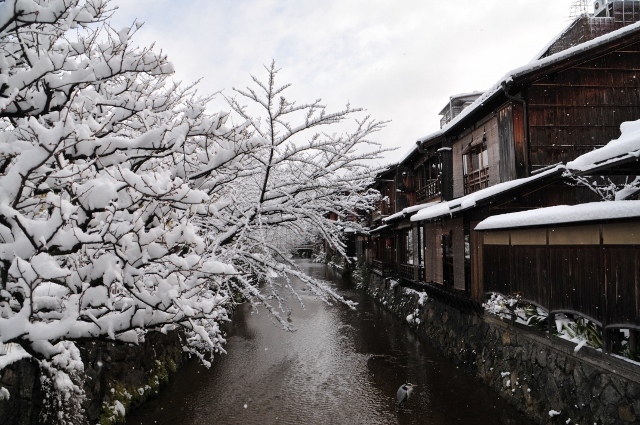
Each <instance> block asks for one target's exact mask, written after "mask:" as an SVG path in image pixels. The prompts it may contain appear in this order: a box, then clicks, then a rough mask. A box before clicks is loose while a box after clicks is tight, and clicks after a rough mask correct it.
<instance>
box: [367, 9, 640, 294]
mask: <svg viewBox="0 0 640 425" xmlns="http://www.w3.org/2000/svg"><path fill="white" fill-rule="evenodd" d="M617 3H625V4H624V5H622V4H617ZM632 3H633V4H632ZM629 8H631V9H629ZM637 11H640V2H637V1H632V2H630V1H627V2H618V1H613V2H610V3H609V4H608V6H607V12H606V13H605V12H602V14H601V16H600V15H598V16H590V17H581V18H579V19H577V20H576V21H575V22H574V23H572V24H571V25H570V26H569V27H568V28H567V30H565V31H564V32H563V33H562V34H561V35H560V36H559V37H558V38H557V39H555V40H552V42H551V43H549V45H548V46H547V47H546V48H545V49H544V50H543V51H542V52H541V53H540V55H539V59H538V60H535V61H532V62H531V63H529V64H526V65H524V66H523V67H521V68H518V69H515V70H513V71H512V72H511V73H509V74H508V75H507V76H505V77H504V78H502V79H501V80H499V81H497V82H496V84H495V85H494V86H492V87H491V88H490V89H489V90H487V91H486V92H483V93H473V94H472V97H473V98H475V100H473V99H471V98H467V99H465V98H464V96H466V95H461V96H460V98H459V99H458V100H459V102H456V101H454V100H455V98H456V97H452V98H451V99H450V101H449V103H448V105H446V106H445V108H443V111H442V115H443V119H442V121H441V123H442V128H441V129H440V131H438V132H436V133H434V134H431V135H429V136H426V137H424V138H421V139H420V140H418V141H417V144H416V146H415V147H414V148H413V149H411V150H410V151H409V152H408V153H407V155H405V157H404V158H402V160H401V161H400V162H399V163H398V164H397V165H395V166H394V167H393V168H392V169H390V170H389V171H388V174H387V175H385V176H384V178H383V179H382V180H381V181H380V183H379V186H380V188H383V189H384V190H387V189H388V193H385V192H383V196H385V197H387V198H388V199H391V191H393V196H394V210H387V211H385V212H386V214H382V209H381V210H380V214H379V216H378V217H375V216H374V217H373V218H377V219H378V221H376V220H374V223H375V224H374V225H372V228H374V230H373V231H372V237H371V240H370V244H371V245H372V246H373V248H372V251H371V256H370V258H371V260H370V261H371V264H373V265H375V267H374V271H376V272H378V273H381V274H384V275H385V276H389V275H395V276H398V277H399V278H403V279H405V280H406V281H408V282H413V283H422V284H425V285H431V286H436V287H438V288H440V289H442V290H444V291H447V292H448V293H450V294H451V297H453V298H452V299H457V300H460V299H462V298H466V299H469V300H472V301H474V302H477V303H480V302H482V301H484V299H485V294H486V293H487V292H490V291H493V290H495V288H494V287H493V286H492V285H494V281H493V280H491V281H490V283H487V282H486V276H487V275H486V270H485V268H484V265H485V264H491V267H492V268H495V267H498V266H501V264H500V263H499V262H500V261H504V258H503V256H502V254H497V252H498V251H495V252H494V251H491V249H488V248H487V247H486V246H485V243H484V239H483V238H484V234H483V233H481V232H479V231H477V230H475V228H476V226H477V225H478V223H480V222H481V221H483V220H485V219H486V218H488V217H491V216H495V215H498V214H505V213H515V212H519V211H527V210H531V209H536V208H544V207H552V206H556V205H577V204H584V203H589V202H595V201H598V200H599V197H598V196H597V194H596V193H595V192H594V191H593V190H591V189H589V188H587V187H582V186H579V185H576V181H575V179H574V178H571V177H568V174H569V173H567V168H566V164H567V163H568V162H570V161H572V160H574V159H575V158H577V157H580V156H581V155H584V154H587V153H588V152H590V151H593V150H594V149H598V148H602V147H603V146H604V145H605V144H607V143H608V142H609V141H610V140H613V139H616V138H618V136H619V135H620V125H621V124H622V123H623V122H625V121H633V120H636V119H639V118H640V23H637V21H638V19H639V18H640V14H639V13H636V12H637ZM622 15H624V16H622ZM583 40H588V41H586V42H582V43H580V41H583ZM630 161H631V160H630ZM634 167H635V166H634V165H632V166H628V163H627V166H625V165H623V164H618V169H617V171H615V172H612V170H613V169H612V168H611V167H601V169H600V172H603V173H609V174H616V175H618V177H614V180H615V178H620V176H621V177H622V178H628V177H629V176H635V175H637V174H640V171H637V168H634ZM603 170H604V171H603ZM595 171H596V170H595V169H593V168H592V169H591V172H594V173H595ZM394 174H395V177H393V175H394ZM574 174H575V173H574ZM581 175H584V176H586V175H587V174H584V173H582V174H581ZM391 180H394V184H395V188H394V189H391V186H390V185H391V184H392V183H391ZM385 182H386V183H385ZM385 184H387V186H385ZM381 192H382V191H381ZM635 196H637V193H636V195H635ZM399 200H401V201H399ZM492 261H494V262H497V263H495V264H494V263H492ZM522 261H525V262H526V261H529V258H528V257H526V259H525V257H523V259H522ZM531 264H534V263H531ZM537 272H540V270H536V273H537ZM536 273H530V274H529V275H528V277H527V278H531V279H533V277H532V276H535V275H536ZM526 285H527V287H529V288H530V289H531V291H542V290H543V289H541V288H542V286H541V284H540V283H539V282H538V283H536V282H534V281H531V282H529V281H527V282H526Z"/></svg>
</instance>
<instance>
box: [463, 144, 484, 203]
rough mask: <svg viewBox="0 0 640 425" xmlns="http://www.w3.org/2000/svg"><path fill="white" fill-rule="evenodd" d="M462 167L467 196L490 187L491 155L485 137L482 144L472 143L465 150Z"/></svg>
mask: <svg viewBox="0 0 640 425" xmlns="http://www.w3.org/2000/svg"><path fill="white" fill-rule="evenodd" d="M462 167H463V173H464V193H465V195H466V194H469V193H473V192H476V191H478V190H480V189H484V188H485V187H488V186H489V155H488V152H487V142H486V141H485V140H484V137H483V141H482V143H478V144H475V145H474V143H473V142H472V143H470V144H469V146H468V147H467V148H466V149H465V150H464V152H463V156H462Z"/></svg>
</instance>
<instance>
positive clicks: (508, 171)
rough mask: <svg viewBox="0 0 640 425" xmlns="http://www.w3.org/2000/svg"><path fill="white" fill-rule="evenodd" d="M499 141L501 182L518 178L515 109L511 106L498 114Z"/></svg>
mask: <svg viewBox="0 0 640 425" xmlns="http://www.w3.org/2000/svg"><path fill="white" fill-rule="evenodd" d="M498 140H499V144H500V163H499V164H498V165H499V168H500V182H507V181H511V180H513V179H515V178H517V173H516V159H515V149H514V140H513V108H512V107H511V105H508V106H506V107H505V108H502V109H501V110H500V111H499V112H498Z"/></svg>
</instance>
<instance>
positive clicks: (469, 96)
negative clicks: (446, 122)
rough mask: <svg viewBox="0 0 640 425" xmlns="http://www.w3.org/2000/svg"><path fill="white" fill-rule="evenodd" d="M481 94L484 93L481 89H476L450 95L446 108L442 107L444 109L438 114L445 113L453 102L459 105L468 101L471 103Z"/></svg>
mask: <svg viewBox="0 0 640 425" xmlns="http://www.w3.org/2000/svg"><path fill="white" fill-rule="evenodd" d="M481 94H482V92H481V91H478V90H476V91H472V92H469V93H459V94H454V95H453V96H449V102H447V104H446V105H445V106H444V108H442V110H441V111H440V112H439V113H438V115H444V114H445V113H446V112H447V110H448V109H449V107H450V106H451V104H455V105H457V106H459V105H462V104H465V103H467V102H469V103H471V102H473V101H474V100H476V98H477V97H478V96H480V95H481Z"/></svg>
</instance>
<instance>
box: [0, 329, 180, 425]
mask: <svg viewBox="0 0 640 425" xmlns="http://www.w3.org/2000/svg"><path fill="white" fill-rule="evenodd" d="M79 349H80V353H81V356H82V359H83V363H84V365H85V370H84V373H85V385H84V391H85V394H86V401H85V403H84V404H83V406H82V407H83V411H84V415H85V417H86V418H87V420H88V421H89V423H92V424H93V423H99V424H100V425H112V424H123V423H125V412H128V411H129V410H130V409H132V408H135V407H137V406H139V405H141V404H142V403H144V402H145V401H146V400H147V399H148V398H149V397H152V396H155V395H157V394H158V392H159V390H160V388H161V387H162V386H164V385H165V384H166V383H167V382H168V381H169V377H170V375H171V374H172V373H174V372H175V371H176V370H177V369H178V368H179V367H180V366H182V365H183V364H184V362H185V361H186V360H187V357H186V356H185V354H184V353H183V351H182V347H181V345H180V340H179V336H178V334H177V332H170V333H168V334H166V335H164V334H161V333H159V332H150V333H148V334H147V336H146V338H145V341H144V343H141V344H140V345H127V344H116V343H104V342H100V343H99V342H87V343H84V344H80V346H79ZM41 376H42V374H41V370H40V368H39V367H38V365H37V364H36V362H35V361H32V360H30V359H23V360H20V361H18V362H16V363H13V364H11V365H9V366H8V367H6V368H4V369H3V370H0V384H1V385H2V387H4V388H6V389H7V390H8V392H9V398H8V399H0V423H2V424H3V425H40V424H42V423H43V418H42V410H43V407H44V404H45V403H46V400H47V394H46V390H45V389H43V387H42V386H41V385H39V384H38V383H39V382H40V380H41ZM50 422H52V423H56V421H55V420H52V421H50Z"/></svg>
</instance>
